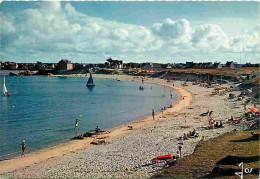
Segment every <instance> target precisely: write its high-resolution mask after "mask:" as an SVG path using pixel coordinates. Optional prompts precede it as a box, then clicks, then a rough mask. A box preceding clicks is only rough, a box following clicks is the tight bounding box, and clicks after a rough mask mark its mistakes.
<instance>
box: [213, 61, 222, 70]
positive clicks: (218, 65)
mask: <svg viewBox="0 0 260 179" xmlns="http://www.w3.org/2000/svg"><path fill="white" fill-rule="evenodd" d="M213 68H215V69H217V68H222V65H221V63H219V62H215V63H214V64H213Z"/></svg>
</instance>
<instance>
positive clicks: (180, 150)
mask: <svg viewBox="0 0 260 179" xmlns="http://www.w3.org/2000/svg"><path fill="white" fill-rule="evenodd" d="M178 148H179V152H180V158H182V145H179V147H178Z"/></svg>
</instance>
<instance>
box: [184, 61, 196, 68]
mask: <svg viewBox="0 0 260 179" xmlns="http://www.w3.org/2000/svg"><path fill="white" fill-rule="evenodd" d="M195 66H196V63H194V62H186V65H185V67H186V68H194V67H195Z"/></svg>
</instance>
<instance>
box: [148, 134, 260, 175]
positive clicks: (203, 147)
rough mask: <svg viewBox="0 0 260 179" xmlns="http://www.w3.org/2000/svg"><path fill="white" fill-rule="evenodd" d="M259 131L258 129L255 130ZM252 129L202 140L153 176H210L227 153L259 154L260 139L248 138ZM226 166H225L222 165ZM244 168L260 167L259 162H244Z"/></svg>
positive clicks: (246, 155) (247, 155)
mask: <svg viewBox="0 0 260 179" xmlns="http://www.w3.org/2000/svg"><path fill="white" fill-rule="evenodd" d="M253 131H255V132H259V131H258V130H253ZM250 132H251V131H237V132H231V133H227V134H224V135H222V136H219V137H217V138H213V139H211V140H207V141H201V142H200V143H199V144H198V145H197V146H196V149H195V151H194V153H193V154H191V155H188V156H185V157H183V158H182V159H181V160H178V161H177V163H176V164H175V165H174V166H172V167H170V168H168V169H165V170H164V171H163V172H162V173H158V174H155V175H154V176H153V178H172V179H188V178H197V177H198V178H200V177H202V178H209V177H210V175H209V174H210V172H211V171H212V169H213V168H214V167H215V164H216V162H217V161H218V160H220V159H222V158H224V157H226V156H227V155H233V156H244V157H252V156H258V155H259V140H248V138H250V137H251V134H250ZM184 147H185V146H184ZM222 167H224V166H222ZM225 167H227V168H236V169H238V167H237V166H231V165H230V166H225ZM244 168H259V162H252V163H244ZM257 177H258V176H257V175H244V179H249V178H250V179H251V178H257ZM224 178H228V179H238V178H239V177H238V176H228V177H227V176H225V177H218V179H224Z"/></svg>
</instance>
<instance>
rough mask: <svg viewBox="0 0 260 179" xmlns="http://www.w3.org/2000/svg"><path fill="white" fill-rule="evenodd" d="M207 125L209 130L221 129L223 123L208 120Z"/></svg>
mask: <svg viewBox="0 0 260 179" xmlns="http://www.w3.org/2000/svg"><path fill="white" fill-rule="evenodd" d="M209 125H210V128H211V129H214V128H221V127H223V122H222V121H220V122H216V121H215V120H214V119H210V120H209Z"/></svg>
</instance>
